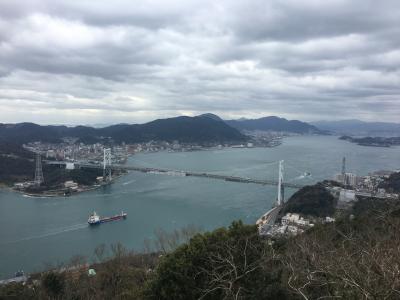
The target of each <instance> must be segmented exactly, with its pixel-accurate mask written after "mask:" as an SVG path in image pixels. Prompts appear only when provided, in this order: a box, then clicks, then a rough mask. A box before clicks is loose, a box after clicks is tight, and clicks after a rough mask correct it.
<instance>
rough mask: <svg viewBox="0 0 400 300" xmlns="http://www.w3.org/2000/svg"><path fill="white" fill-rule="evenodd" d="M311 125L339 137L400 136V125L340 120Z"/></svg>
mask: <svg viewBox="0 0 400 300" xmlns="http://www.w3.org/2000/svg"><path fill="white" fill-rule="evenodd" d="M311 124H313V125H314V126H317V127H318V128H320V129H322V130H329V131H331V132H334V133H337V134H340V135H358V136H386V137H387V136H400V123H387V122H364V121H360V120H341V121H318V122H313V123H311Z"/></svg>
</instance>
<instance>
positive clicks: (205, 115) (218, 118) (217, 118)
mask: <svg viewBox="0 0 400 300" xmlns="http://www.w3.org/2000/svg"><path fill="white" fill-rule="evenodd" d="M199 117H206V118H211V119H213V120H215V121H221V122H224V120H222V119H221V118H220V117H219V116H217V115H214V114H210V113H207V114H202V115H200V116H199Z"/></svg>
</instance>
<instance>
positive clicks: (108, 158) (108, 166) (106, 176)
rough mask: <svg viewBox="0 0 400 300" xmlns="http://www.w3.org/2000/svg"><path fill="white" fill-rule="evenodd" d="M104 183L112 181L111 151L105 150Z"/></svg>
mask: <svg viewBox="0 0 400 300" xmlns="http://www.w3.org/2000/svg"><path fill="white" fill-rule="evenodd" d="M103 181H111V149H110V148H108V149H104V158H103Z"/></svg>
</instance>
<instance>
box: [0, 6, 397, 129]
mask: <svg viewBox="0 0 400 300" xmlns="http://www.w3.org/2000/svg"><path fill="white" fill-rule="evenodd" d="M100 2H101V3H100ZM0 107H1V111H0V122H20V121H34V122H38V123H67V124H77V123H117V122H128V123H136V122H144V121H148V120H151V119H154V118H161V117H168V116H175V115H181V114H186V115H195V114H199V113H204V112H213V113H217V114H219V115H221V116H222V117H225V118H235V117H242V116H245V117H260V116H265V115H279V116H284V117H287V118H297V119H302V120H319V119H344V118H359V119H363V120H380V121H397V122H399V121H400V118H399V115H400V2H399V1H398V0H393V1H390V0H387V1H386V0H383V1H374V0H352V1H350V0H348V1H345V0H330V1H325V0H302V1H299V0H280V1H278V0H270V1H265V0H252V1H242V0H240V1H239V0H235V1H221V0H202V1H189V0H188V1H172V0H160V1H155V0H147V1H131V0H114V1H86V0H79V1H78V0H63V1H50V0H48V1H45V0H31V1H25V3H23V2H19V1H14V0H3V1H1V2H0Z"/></svg>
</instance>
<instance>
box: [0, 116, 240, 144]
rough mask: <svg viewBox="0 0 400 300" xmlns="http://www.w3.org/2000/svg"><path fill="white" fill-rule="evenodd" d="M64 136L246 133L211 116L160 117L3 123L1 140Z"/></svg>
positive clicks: (199, 139)
mask: <svg viewBox="0 0 400 300" xmlns="http://www.w3.org/2000/svg"><path fill="white" fill-rule="evenodd" d="M64 137H76V138H79V139H80V141H82V142H87V143H93V142H96V141H100V140H101V139H103V138H106V137H110V138H112V139H113V140H114V141H115V142H117V143H121V142H126V143H136V142H146V141H150V140H163V141H174V140H178V141H179V142H190V143H209V142H221V143H223V142H239V141H245V140H246V136H244V135H243V134H241V133H240V132H239V131H238V130H237V129H235V128H232V127H230V126H229V125H227V124H226V123H225V122H223V121H222V120H217V119H215V118H211V117H209V116H207V115H204V116H198V117H176V118H169V119H158V120H155V121H152V122H149V123H145V124H132V125H130V124H129V125H128V124H119V125H113V126H109V127H104V128H93V127H88V126H76V127H67V126H40V125H37V124H33V123H19V124H0V141H1V140H3V141H13V142H17V143H27V142H33V141H42V142H58V141H60V140H61V138H64Z"/></svg>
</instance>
